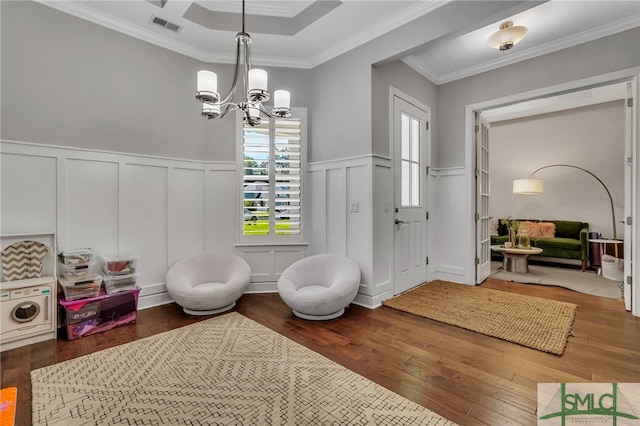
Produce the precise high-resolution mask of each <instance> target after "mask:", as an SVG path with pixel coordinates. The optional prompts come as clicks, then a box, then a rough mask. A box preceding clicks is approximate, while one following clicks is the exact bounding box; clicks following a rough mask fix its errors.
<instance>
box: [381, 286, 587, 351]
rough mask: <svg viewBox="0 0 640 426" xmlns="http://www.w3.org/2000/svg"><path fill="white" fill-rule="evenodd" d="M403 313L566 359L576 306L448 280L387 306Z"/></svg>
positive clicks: (426, 287)
mask: <svg viewBox="0 0 640 426" xmlns="http://www.w3.org/2000/svg"><path fill="white" fill-rule="evenodd" d="M382 303H383V305H385V306H389V307H390V308H394V309H398V310H401V311H405V312H409V313H411V314H414V315H419V316H421V317H424V318H430V319H433V320H436V321H440V322H444V323H447V324H451V325H455V326H458V327H462V328H465V329H467V330H471V331H476V332H478V333H482V334H486V335H488V336H493V337H497V338H500V339H503V340H507V341H509V342H513V343H518V344H520V345H523V346H526V347H529V348H533V349H538V350H540V351H544V352H550V353H552V354H556V355H562V354H563V352H564V349H565V346H566V344H567V338H568V337H569V333H570V332H571V325H572V324H573V318H574V316H575V311H576V309H577V308H578V306H577V305H574V304H572V303H565V302H558V301H555V300H550V299H543V298H540V297H533V296H526V295H521V294H514V293H508V292H505V291H499V290H493V289H489V288H482V287H477V286H469V285H464V284H456V283H451V282H447V281H440V280H436V281H432V282H430V283H428V284H423V285H421V286H420V287H416V288H414V289H413V290H410V291H407V292H405V293H402V294H400V295H399V296H396V297H394V298H392V299H388V300H385V301H384V302H382Z"/></svg>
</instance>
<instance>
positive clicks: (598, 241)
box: [589, 238, 624, 274]
mask: <svg viewBox="0 0 640 426" xmlns="http://www.w3.org/2000/svg"><path fill="white" fill-rule="evenodd" d="M589 242H590V243H596V244H600V258H602V255H603V254H604V253H606V251H607V250H606V245H607V244H614V250H615V257H618V245H620V244H624V241H622V240H611V239H608V238H589ZM600 272H601V270H598V271H597V273H598V274H599V273H600Z"/></svg>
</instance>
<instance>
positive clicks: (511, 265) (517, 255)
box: [491, 246, 542, 274]
mask: <svg viewBox="0 0 640 426" xmlns="http://www.w3.org/2000/svg"><path fill="white" fill-rule="evenodd" d="M491 248H492V249H494V250H496V251H499V252H500V253H502V255H503V256H504V258H503V260H502V268H503V269H504V270H505V271H508V272H518V273H520V274H526V273H528V272H529V262H528V260H527V259H528V258H529V255H531V254H540V253H542V249H541V248H538V247H530V248H519V247H516V248H506V247H502V246H492V247H491Z"/></svg>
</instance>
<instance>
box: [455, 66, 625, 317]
mask: <svg viewBox="0 0 640 426" xmlns="http://www.w3.org/2000/svg"><path fill="white" fill-rule="evenodd" d="M636 90H637V89H636V88H635V76H633V77H630V76H629V77H626V78H617V79H615V80H608V81H606V78H604V79H602V81H600V82H598V83H593V82H591V83H590V84H584V85H582V86H580V85H578V84H576V85H575V87H572V88H570V89H567V88H566V87H564V88H561V89H557V90H555V91H554V90H553V89H549V90H548V91H547V93H538V94H536V96H530V95H527V94H522V95H516V96H512V97H510V98H508V99H498V100H494V101H489V102H485V103H483V104H481V105H480V104H478V105H473V106H468V107H467V122H469V120H470V119H472V118H473V119H474V120H475V121H474V122H473V125H472V126H469V127H471V128H474V130H475V132H474V133H475V134H476V138H475V140H474V141H473V143H472V148H473V149H472V150H471V151H469V155H470V157H471V158H475V159H476V161H475V167H474V169H475V175H476V179H474V182H475V183H474V186H475V188H474V191H473V192H474V194H475V195H474V196H475V201H476V205H477V206H478V207H477V208H476V213H477V214H476V221H477V222H476V224H477V227H476V228H477V230H476V254H477V257H476V265H477V267H476V284H479V283H481V282H482V281H484V279H486V277H487V276H488V275H489V274H487V272H486V271H487V268H486V267H485V268H482V264H481V263H482V262H479V260H481V259H484V258H483V257H482V256H483V253H484V251H486V250H485V249H486V247H483V242H484V243H485V244H486V240H487V239H486V238H485V237H486V233H488V234H491V229H487V228H489V227H490V223H489V222H490V221H489V220H487V221H486V224H485V223H482V221H480V222H478V219H480V218H482V217H483V214H482V213H483V212H482V210H481V209H480V206H482V203H481V202H480V200H481V198H482V197H484V196H485V195H486V198H487V199H488V200H490V201H489V213H488V215H487V216H488V217H489V218H491V217H493V218H494V221H495V219H499V218H501V217H502V216H504V217H505V218H506V217H508V216H511V217H513V218H518V219H538V220H545V219H559V218H560V217H559V216H558V215H560V216H562V215H563V214H565V213H564V212H565V211H566V212H569V211H570V206H571V204H572V202H568V199H567V197H568V196H567V193H565V194H564V195H561V197H564V198H561V199H560V200H559V201H558V200H556V201H555V202H553V203H548V202H547V204H546V207H545V206H540V205H536V204H541V203H540V202H539V201H538V200H534V199H535V198H536V197H530V198H529V199H528V200H524V201H523V200H522V199H519V200H517V199H515V198H514V197H523V196H518V195H514V194H513V193H512V188H511V186H512V182H513V180H514V179H518V178H526V177H527V176H528V175H529V173H531V172H533V171H534V170H535V169H537V168H539V166H543V165H546V164H547V163H549V164H553V163H558V162H559V163H568V162H579V161H580V158H582V159H583V160H584V158H587V160H588V161H587V164H589V161H592V162H593V164H598V162H600V163H603V162H605V161H604V160H605V158H604V157H607V156H616V160H615V161H616V162H617V164H618V165H619V166H618V167H614V168H615V170H613V171H612V170H607V169H606V168H604V169H602V170H604V171H603V172H601V173H605V174H606V175H607V176H606V178H607V179H613V180H614V184H612V185H611V186H612V187H613V186H615V188H616V190H615V191H616V192H615V204H616V206H615V208H616V211H617V216H618V217H620V218H622V219H623V221H624V222H627V221H628V222H629V225H630V224H631V223H630V222H631V220H630V219H632V213H631V207H632V206H633V205H634V204H633V203H635V202H636V201H635V200H634V199H633V198H634V196H633V190H632V188H633V187H634V185H633V184H634V182H635V179H634V176H635V174H634V173H632V167H631V162H629V164H627V162H628V158H629V157H630V156H631V153H632V151H633V148H634V146H633V144H634V143H636V141H635V140H634V138H633V134H634V131H635V129H636V116H635V114H633V113H632V110H633V109H632V108H630V107H629V106H628V104H627V102H628V99H630V98H632V97H633V94H634V93H635V91H636ZM593 105H600V106H602V105H606V107H607V108H609V110H610V111H608V113H611V114H617V120H618V122H619V126H618V129H617V132H618V133H617V135H618V136H617V137H616V138H614V139H616V142H615V143H614V142H612V141H611V140H605V141H602V140H601V141H599V142H594V144H596V143H598V145H597V148H598V149H599V150H601V151H600V152H601V154H600V155H599V154H598V152H596V151H594V150H593V149H592V148H593V147H591V148H589V147H587V146H583V147H582V148H583V149H576V147H575V146H574V147H570V146H569V145H568V144H566V142H567V141H566V139H567V137H566V135H565V137H564V138H562V137H560V139H559V140H556V141H552V143H551V144H550V145H549V144H547V145H549V146H545V144H543V143H537V144H535V143H533V142H532V140H531V137H532V136H531V135H535V134H537V133H538V134H539V133H541V132H540V130H542V128H541V127H538V128H536V127H535V125H536V124H537V125H538V126H540V124H539V122H537V121H538V119H531V118H530V117H542V118H548V119H555V120H559V119H560V118H561V117H563V116H566V115H570V114H571V113H573V112H575V111H578V110H581V109H582V110H583V111H584V110H591V111H590V112H591V113H592V114H596V115H597V114H598V111H597V109H598V108H599V107H596V106H593ZM614 110H615V111H614ZM567 111H569V112H567ZM616 111H617V112H616ZM481 117H482V118H484V119H485V121H487V122H488V123H489V128H490V129H491V130H490V131H489V134H490V135H491V137H490V138H489V139H490V141H491V142H490V143H489V142H487V141H483V140H482V138H481V137H478V136H477V135H478V133H480V135H482V132H478V129H479V128H481V126H480V118H481ZM601 118H602V117H598V118H597V119H598V120H600V119H601ZM536 122H537V123H536ZM494 123H502V124H504V123H507V124H513V123H516V124H520V125H521V128H520V129H519V130H518V131H520V132H521V133H520V134H521V135H522V137H519V138H514V137H513V135H511V136H510V142H509V143H507V144H503V145H502V146H500V144H499V143H498V144H494V142H496V141H495V140H494V138H493V136H494V135H493V131H494V130H495V128H492V127H491V125H492V124H494ZM527 124H528V125H530V126H533V127H530V128H529V129H528V130H524V131H523V129H526V125H527ZM597 124H598V125H600V126H601V127H606V125H605V124H603V123H597ZM500 126H501V125H496V126H495V127H500ZM523 126H524V127H523ZM503 127H506V126H503ZM502 130H504V128H503V129H502ZM545 130H548V129H545ZM604 130H607V129H604ZM503 133H505V134H508V132H503ZM542 133H544V132H542ZM558 133H562V132H561V131H558ZM503 136H504V135H503ZM517 139H522V141H521V142H522V143H523V144H525V145H518V143H517V142H518V140H517ZM467 142H469V138H467ZM545 142H548V141H545ZM563 143H564V144H565V145H563ZM487 144H488V147H487ZM532 145H534V146H535V149H534V150H531V149H529V150H528V151H526V150H524V149H523V148H522V146H528V147H529V148H531V146H532ZM585 148H586V149H585ZM483 150H486V151H487V152H486V153H483V154H482V155H485V156H487V157H489V156H490V158H491V161H489V163H490V164H491V163H493V162H494V160H496V162H497V163H499V164H500V166H501V167H502V170H501V172H500V173H496V168H495V167H489V166H486V165H484V164H482V163H481V161H482V160H481V159H482V155H479V153H480V151H483ZM605 151H606V155H605ZM563 155H564V157H565V159H564V160H563ZM581 155H585V156H587V157H580V156H581ZM589 155H591V156H592V158H591V159H590V160H589V157H588V156H589ZM542 163H545V164H542ZM582 164H584V163H582ZM485 166H486V167H487V169H488V176H487V177H486V180H488V183H487V182H484V183H483V182H482V180H483V179H482V176H483V173H482V170H483V168H484V167H485ZM591 167H595V166H591ZM610 168H611V167H610ZM498 170H500V169H498ZM479 171H480V173H478V172H479ZM494 174H496V175H497V176H494ZM576 175H578V176H568V174H567V173H566V171H565V174H564V175H563V176H559V177H558V176H553V177H550V176H545V177H543V179H547V180H548V185H550V188H552V187H553V188H559V187H560V186H563V185H564V186H567V187H571V186H572V182H573V181H575V180H576V179H578V180H579V179H582V180H585V176H586V175H583V176H580V174H579V173H576ZM477 176H480V177H481V179H478V178H477ZM552 178H557V179H559V180H557V181H556V183H555V184H552V182H553V180H552ZM586 178H589V177H588V176H586ZM483 185H484V186H489V187H490V190H489V189H486V192H487V193H486V194H484V193H483ZM573 185H574V186H575V183H573ZM584 185H586V183H584ZM583 188H584V186H583ZM600 191H602V194H600ZM549 192H550V193H551V192H552V191H551V190H549ZM498 194H502V195H503V196H502V198H500V196H499V195H498ZM600 195H603V196H605V194H604V190H603V189H602V188H600V187H598V184H597V183H596V182H595V181H593V182H592V183H591V187H590V189H589V190H588V192H587V191H585V190H581V192H578V193H577V194H574V196H575V197H578V198H577V199H579V200H580V201H581V202H582V203H583V205H584V201H585V200H586V201H587V207H582V208H583V209H585V208H586V209H587V210H589V211H592V210H597V211H598V212H599V218H598V219H597V220H593V221H592V227H591V230H593V231H596V230H597V231H600V234H601V235H606V237H607V238H612V237H613V235H608V234H612V232H611V229H610V228H611V219H610V217H611V216H610V215H609V216H608V219H607V209H608V207H607V205H608V202H607V204H606V205H605V204H602V203H603V200H602V199H599V196H600ZM556 196H557V194H556ZM580 197H582V198H580ZM524 198H527V197H524ZM548 199H549V197H548V198H547V200H546V201H548ZM573 201H574V202H573V204H575V200H573ZM598 203H599V204H598ZM496 204H497V205H496ZM550 204H551V206H550ZM596 206H597V207H596ZM514 207H517V208H514ZM536 208H537V210H536ZM545 208H546V210H545ZM566 214H567V216H570V214H569V213H566ZM587 217H588V216H587ZM569 219H573V218H571V217H569ZM607 221H608V224H605V222H607ZM616 225H617V226H618V239H624V243H625V244H624V254H623V257H624V258H625V260H624V263H625V270H624V283H623V282H622V281H623V280H621V282H620V283H619V284H620V287H621V288H622V290H623V292H624V294H625V305H626V308H627V309H628V310H631V307H632V306H631V305H632V303H631V302H632V292H631V289H632V277H631V268H630V263H631V259H632V253H631V246H632V244H631V236H632V229H631V226H626V225H627V224H626V223H622V224H616ZM594 228H595V229H594ZM483 250H484V251H483ZM485 266H486V265H485Z"/></svg>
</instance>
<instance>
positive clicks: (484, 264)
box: [476, 114, 491, 284]
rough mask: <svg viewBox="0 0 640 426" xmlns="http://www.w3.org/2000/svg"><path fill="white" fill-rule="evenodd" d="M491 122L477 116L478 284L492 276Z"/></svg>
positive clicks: (480, 115)
mask: <svg viewBox="0 0 640 426" xmlns="http://www.w3.org/2000/svg"><path fill="white" fill-rule="evenodd" d="M490 220H491V217H490V216H489V122H488V121H487V120H486V118H484V117H483V116H482V114H477V115H476V284H480V283H481V282H483V281H484V280H486V279H487V277H488V276H489V275H490V274H491V236H490V235H489V221H490Z"/></svg>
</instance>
